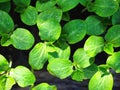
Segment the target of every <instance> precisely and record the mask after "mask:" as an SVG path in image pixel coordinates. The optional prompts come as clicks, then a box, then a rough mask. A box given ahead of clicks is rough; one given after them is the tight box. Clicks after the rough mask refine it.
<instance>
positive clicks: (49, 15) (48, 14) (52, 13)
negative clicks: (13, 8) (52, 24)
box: [38, 7, 62, 22]
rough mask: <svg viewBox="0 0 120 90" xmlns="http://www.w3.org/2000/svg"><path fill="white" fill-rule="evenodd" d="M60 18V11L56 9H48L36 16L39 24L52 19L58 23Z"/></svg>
mask: <svg viewBox="0 0 120 90" xmlns="http://www.w3.org/2000/svg"><path fill="white" fill-rule="evenodd" d="M61 18H62V10H60V9H58V8H56V7H52V8H49V9H48V10H45V11H43V12H41V13H40V14H39V16H38V20H39V22H40V21H43V20H44V21H46V20H48V19H53V20H55V21H57V22H60V21H61Z"/></svg>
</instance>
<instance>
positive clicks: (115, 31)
mask: <svg viewBox="0 0 120 90" xmlns="http://www.w3.org/2000/svg"><path fill="white" fill-rule="evenodd" d="M105 40H106V42H107V43H110V44H113V47H119V46H120V25H114V26H112V27H111V28H109V29H108V31H107V33H106V35H105Z"/></svg>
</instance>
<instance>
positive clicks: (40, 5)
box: [36, 0, 56, 12]
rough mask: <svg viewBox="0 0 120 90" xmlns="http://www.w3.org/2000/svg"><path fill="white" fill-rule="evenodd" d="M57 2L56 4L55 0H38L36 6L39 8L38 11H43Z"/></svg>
mask: <svg viewBox="0 0 120 90" xmlns="http://www.w3.org/2000/svg"><path fill="white" fill-rule="evenodd" d="M55 4H56V1H55V0H48V1H40V0H37V1H36V8H37V10H38V12H42V11H45V10H48V9H50V8H52V7H54V5H55Z"/></svg>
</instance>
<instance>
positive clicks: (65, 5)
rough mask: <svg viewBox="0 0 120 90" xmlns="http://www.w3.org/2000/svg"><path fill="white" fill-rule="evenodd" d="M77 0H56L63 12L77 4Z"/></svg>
mask: <svg viewBox="0 0 120 90" xmlns="http://www.w3.org/2000/svg"><path fill="white" fill-rule="evenodd" d="M78 3H79V0H74V1H73V0H57V4H58V6H59V7H60V8H61V9H62V11H63V12H66V11H69V10H71V9H73V8H74V7H75V6H77V5H78Z"/></svg>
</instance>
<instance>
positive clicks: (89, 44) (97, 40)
mask: <svg viewBox="0 0 120 90" xmlns="http://www.w3.org/2000/svg"><path fill="white" fill-rule="evenodd" d="M103 48H104V39H103V37H100V36H90V37H89V38H88V39H87V40H86V42H85V45H84V50H85V51H86V53H87V54H88V55H89V56H90V57H94V56H96V55H97V54H98V53H100V52H102V51H103Z"/></svg>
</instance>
